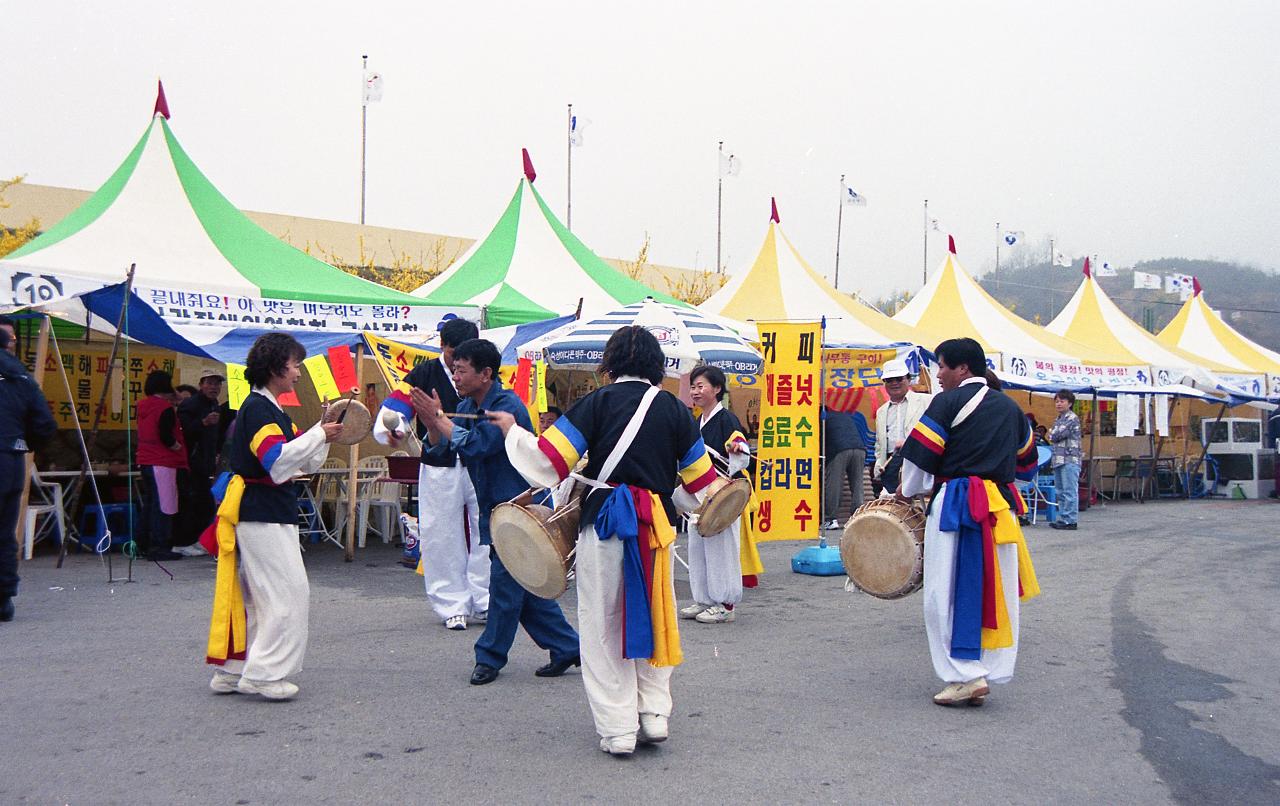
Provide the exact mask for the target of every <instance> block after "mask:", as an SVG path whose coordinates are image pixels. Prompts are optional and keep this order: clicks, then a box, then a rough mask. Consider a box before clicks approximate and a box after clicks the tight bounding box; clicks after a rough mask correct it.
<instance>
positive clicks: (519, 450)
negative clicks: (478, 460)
mask: <svg viewBox="0 0 1280 806" xmlns="http://www.w3.org/2000/svg"><path fill="white" fill-rule="evenodd" d="M505 445H506V449H507V459H509V460H510V461H511V466H512V467H514V468H515V469H516V471H517V472H518V473H519V474H520V475H521V476H524V480H525V481H527V482H529V484H531V485H533V486H534V487H554V486H556V485H557V484H559V483H560V481H561V479H560V474H559V473H557V472H556V468H555V465H553V464H551V460H550V459H548V458H547V455H546V454H545V453H543V452H542V449H541V448H539V447H538V438H537V437H536V436H534V435H533V434H532V433H530V432H528V431H526V430H525V429H524V428H522V427H521V426H518V425H513V426H511V428H510V429H509V430H508V431H507V438H506V440H505Z"/></svg>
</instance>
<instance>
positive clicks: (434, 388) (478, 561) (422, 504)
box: [373, 319, 489, 630]
mask: <svg viewBox="0 0 1280 806" xmlns="http://www.w3.org/2000/svg"><path fill="white" fill-rule="evenodd" d="M478 334H479V330H478V329H477V328H476V326H475V323H473V322H468V321H466V320H464V319H450V320H449V321H447V322H445V323H444V326H443V327H441V328H440V347H441V352H440V357H439V358H438V359H436V360H434V361H426V362H424V363H422V364H419V365H418V366H416V367H414V368H413V370H412V371H410V372H409V374H408V375H406V376H405V378H404V380H403V381H401V382H400V383H398V384H396V387H395V388H394V389H392V390H391V394H389V395H387V398H386V400H384V401H383V402H382V407H381V408H380V409H379V410H378V416H377V417H376V418H375V419H374V426H373V437H374V439H376V440H377V441H378V442H380V443H382V444H383V445H391V446H398V445H400V444H401V441H402V440H403V439H404V438H405V437H406V436H407V435H408V433H409V430H410V429H411V428H420V424H419V423H417V422H415V417H416V415H415V409H414V402H413V401H414V397H415V396H418V395H421V396H423V397H426V396H428V395H429V394H430V393H432V392H434V393H435V394H436V395H437V396H438V397H439V399H440V403H441V405H442V406H443V407H444V410H445V411H446V412H453V411H457V408H458V401H459V398H458V390H457V389H456V388H455V387H454V385H453V349H454V348H455V347H457V346H458V345H459V344H462V343H463V342H464V341H467V340H468V339H474V338H476V337H477V335H478ZM419 437H421V434H419ZM479 513H480V508H479V504H478V503H477V501H476V491H475V487H473V486H472V484H471V478H470V477H469V476H468V475H467V470H466V468H464V467H463V466H462V461H461V460H460V459H459V458H458V456H457V455H456V454H454V453H453V452H451V451H450V452H447V453H446V454H444V455H437V454H429V453H428V452H426V451H423V453H422V465H421V467H420V468H419V470H418V537H419V540H420V543H419V545H420V546H421V548H422V574H423V579H424V581H425V585H426V591H427V601H428V602H429V603H430V604H431V609H432V610H433V611H435V614H436V616H437V617H438V618H439V619H440V620H441V621H442V622H443V623H444V626H445V627H447V628H449V629H450V630H465V629H466V628H467V618H468V617H470V618H472V619H474V620H475V621H481V622H483V621H485V620H486V619H487V618H488V616H489V547H488V546H482V545H481V544H480V514H479Z"/></svg>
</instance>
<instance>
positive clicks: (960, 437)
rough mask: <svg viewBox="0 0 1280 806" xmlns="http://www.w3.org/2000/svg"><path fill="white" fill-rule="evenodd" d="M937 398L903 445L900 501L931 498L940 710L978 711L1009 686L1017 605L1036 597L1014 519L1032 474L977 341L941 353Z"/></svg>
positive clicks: (946, 346) (1012, 413) (930, 596)
mask: <svg viewBox="0 0 1280 806" xmlns="http://www.w3.org/2000/svg"><path fill="white" fill-rule="evenodd" d="M935 353H936V354H937V357H938V363H939V369H938V383H939V385H940V386H941V387H942V389H943V391H942V392H941V393H940V394H938V395H937V396H936V397H935V398H934V399H933V402H932V403H930V404H929V407H928V409H926V410H925V413H924V414H923V415H922V416H921V417H920V421H919V422H918V423H917V424H916V426H915V428H914V429H913V430H912V431H911V435H910V437H908V438H907V441H906V443H905V444H904V445H903V446H902V480H901V483H900V484H899V486H898V492H897V498H898V500H899V501H903V502H905V501H907V500H908V499H909V498H910V497H911V496H915V495H920V494H922V493H927V492H930V491H932V493H933V498H932V500H931V501H930V507H929V514H928V519H927V521H926V523H925V538H924V623H925V632H926V634H927V635H928V638H929V654H930V656H931V657H932V659H933V668H934V671H935V672H936V673H937V675H938V677H940V678H942V680H943V681H944V682H945V683H946V684H947V686H946V688H944V689H943V690H942V691H941V692H939V693H938V694H937V695H936V696H935V697H934V698H933V701H934V702H935V703H937V704H938V705H964V704H968V705H981V704H982V703H983V701H984V699H985V698H986V696H987V695H988V693H989V692H990V689H989V686H988V684H989V683H1006V682H1008V681H1009V680H1010V679H1011V678H1012V677H1013V668H1014V663H1015V661H1016V660H1017V653H1018V616H1019V613H1018V605H1019V600H1020V599H1030V598H1031V597H1033V596H1036V595H1038V594H1039V592H1040V588H1039V585H1038V584H1037V583H1036V575H1035V569H1034V568H1033V567H1032V565H1031V555H1030V554H1029V553H1028V551H1027V545H1026V541H1025V540H1024V539H1023V536H1022V529H1021V527H1019V525H1018V519H1017V515H1019V514H1021V513H1022V512H1024V511H1025V510H1026V504H1025V503H1024V502H1023V500H1022V497H1021V496H1020V495H1019V494H1018V492H1017V489H1016V488H1015V487H1014V486H1013V482H1014V478H1015V474H1016V472H1018V471H1025V470H1027V469H1028V468H1030V469H1034V468H1035V465H1036V450H1035V440H1034V435H1033V434H1032V432H1031V427H1030V426H1029V425H1028V423H1027V418H1026V417H1024V416H1023V414H1022V411H1021V410H1020V409H1019V408H1018V406H1017V404H1016V403H1014V402H1013V400H1011V399H1010V398H1008V397H1007V396H1005V394H1004V393H1003V392H1000V391H997V390H996V389H991V388H988V385H987V379H986V377H985V375H986V371H987V359H986V355H985V353H984V352H983V350H982V345H980V344H978V342H976V341H974V340H973V339H968V338H965V339H949V340H947V341H944V342H943V343H942V344H939V345H938V348H937V350H936V351H935Z"/></svg>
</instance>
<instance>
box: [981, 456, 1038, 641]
mask: <svg viewBox="0 0 1280 806" xmlns="http://www.w3.org/2000/svg"><path fill="white" fill-rule="evenodd" d="M983 483H984V485H985V487H986V492H987V501H988V506H989V507H990V509H991V512H992V513H993V514H994V515H995V516H996V525H995V527H994V528H993V529H992V535H993V536H994V538H995V543H996V545H997V546H999V545H1005V544H1008V543H1014V544H1016V545H1017V547H1018V582H1019V584H1020V585H1021V587H1022V595H1021V597H1020V598H1021V599H1023V600H1026V599H1031V598H1033V597H1035V596H1039V595H1040V584H1039V582H1037V580H1036V569H1035V566H1033V565H1032V564H1031V552H1030V551H1028V550H1027V541H1026V538H1025V537H1024V536H1023V534H1022V527H1021V526H1019V525H1018V519H1017V518H1015V517H1014V515H1013V510H1012V509H1010V508H1009V503H1008V502H1007V501H1005V499H1004V496H1003V495H1001V494H1000V488H999V487H998V486H997V485H996V483H995V482H993V481H984V482H983ZM995 589H996V624H997V625H999V626H998V628H997V629H994V630H990V629H987V628H985V627H984V628H983V629H982V648H983V649H1000V648H1003V647H1010V646H1013V629H1012V625H1011V624H1010V623H1009V610H1008V607H1007V605H1006V604H1005V600H1004V580H1003V579H1002V578H1001V576H1000V563H999V561H998V560H997V562H996V563H995Z"/></svg>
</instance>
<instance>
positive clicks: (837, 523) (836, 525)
mask: <svg viewBox="0 0 1280 806" xmlns="http://www.w3.org/2000/svg"><path fill="white" fill-rule="evenodd" d="M822 528H823V529H839V528H840V521H835V520H832V521H827V525H826V526H824V527H822Z"/></svg>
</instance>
